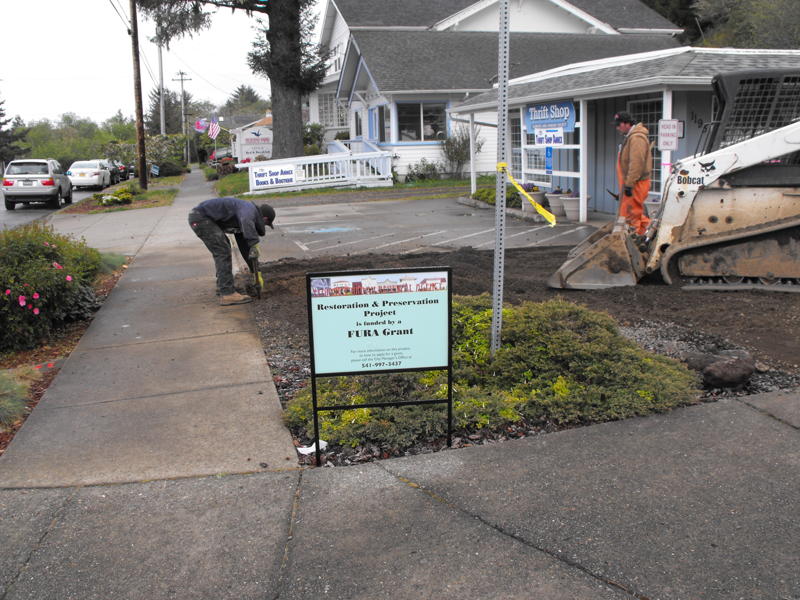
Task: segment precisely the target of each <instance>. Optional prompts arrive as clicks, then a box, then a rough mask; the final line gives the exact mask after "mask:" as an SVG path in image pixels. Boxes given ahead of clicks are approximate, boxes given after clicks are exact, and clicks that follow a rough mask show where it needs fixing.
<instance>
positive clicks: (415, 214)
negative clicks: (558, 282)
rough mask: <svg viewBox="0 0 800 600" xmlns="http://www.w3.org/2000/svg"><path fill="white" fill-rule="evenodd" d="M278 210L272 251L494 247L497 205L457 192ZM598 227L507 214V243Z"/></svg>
mask: <svg viewBox="0 0 800 600" xmlns="http://www.w3.org/2000/svg"><path fill="white" fill-rule="evenodd" d="M277 212H278V217H277V219H276V221H275V225H276V233H278V234H279V236H280V237H279V236H278V235H270V234H269V233H268V234H267V238H266V241H265V244H266V245H267V246H270V247H271V248H272V250H271V252H270V254H272V255H275V253H276V251H277V254H278V255H279V256H287V257H294V258H313V257H314V256H327V255H354V254H367V253H370V252H375V253H383V252H387V253H391V254H407V253H415V252H426V251H436V250H442V251H446V250H451V249H455V248H460V247H463V246H470V247H473V248H478V249H491V248H494V244H495V217H494V211H493V210H485V209H478V208H473V207H471V206H465V205H462V204H459V203H458V202H457V201H456V199H455V198H437V199H430V200H428V199H425V200H420V199H413V200H398V201H382V202H358V203H345V204H323V205H311V206H294V207H292V206H285V207H281V208H278V209H277ZM595 225H596V224H595ZM594 230H595V227H594V226H593V225H590V224H579V223H559V224H558V225H556V226H555V227H550V226H549V225H547V224H545V223H533V222H529V221H524V220H522V219H516V218H514V217H511V216H508V217H507V218H506V225H505V239H506V248H520V247H530V246H540V245H559V246H561V245H564V246H574V245H576V244H577V243H578V242H580V241H582V240H583V239H584V238H586V237H587V236H588V235H589V234H590V233H592V232H593V231H594ZM278 238H279V239H278ZM276 246H277V247H279V248H280V249H279V250H278V248H276Z"/></svg>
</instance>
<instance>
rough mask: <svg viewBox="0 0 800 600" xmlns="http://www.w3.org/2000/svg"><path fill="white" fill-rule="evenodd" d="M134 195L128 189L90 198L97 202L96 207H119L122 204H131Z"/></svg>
mask: <svg viewBox="0 0 800 600" xmlns="http://www.w3.org/2000/svg"><path fill="white" fill-rule="evenodd" d="M133 197H134V194H132V193H131V192H130V191H129V189H120V190H115V191H113V192H111V193H110V194H103V193H99V194H94V195H93V196H92V198H93V199H94V200H95V202H97V204H98V206H119V205H123V204H130V203H132V202H133Z"/></svg>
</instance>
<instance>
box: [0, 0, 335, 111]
mask: <svg viewBox="0 0 800 600" xmlns="http://www.w3.org/2000/svg"><path fill="white" fill-rule="evenodd" d="M319 4H324V3H323V2H320V3H319ZM129 8H130V1H129V0H0V26H2V27H1V28H0V57H1V58H0V100H4V101H5V104H4V105H3V107H4V108H5V111H6V118H13V117H15V116H17V115H19V116H20V117H21V118H22V119H23V120H24V121H25V122H26V123H30V122H32V121H38V120H41V119H50V120H57V119H59V118H60V116H61V115H62V114H64V113H74V114H76V115H78V116H79V117H85V118H89V119H91V120H92V121H95V122H96V123H102V122H103V121H104V120H106V119H108V118H109V117H111V116H113V115H115V114H116V113H117V111H119V110H122V114H123V115H125V116H127V117H133V116H134V99H133V59H132V49H131V39H130V36H128V34H127V31H126V27H125V24H124V23H123V20H122V17H121V16H120V14H122V15H123V16H124V17H125V18H127V16H128V14H129ZM115 9H116V10H115ZM117 11H119V13H120V14H118V12H117ZM255 25H256V21H255V18H248V17H247V15H245V14H244V13H243V12H241V11H236V12H235V13H233V14H232V13H231V11H229V10H219V11H218V12H217V13H216V14H214V15H213V17H212V26H211V28H210V29H206V30H203V31H202V32H200V33H199V34H196V35H195V36H194V38H185V39H182V40H179V41H177V42H175V43H173V44H171V45H170V49H169V50H166V49H165V50H164V51H163V69H164V86H165V87H166V88H168V89H172V90H174V91H176V92H178V91H179V90H180V82H178V81H172V80H173V79H177V78H178V77H179V75H178V72H179V71H183V72H184V73H186V75H185V76H184V77H185V78H189V79H191V81H185V82H184V87H185V89H186V91H187V92H189V93H190V94H191V95H192V98H194V99H196V100H208V101H210V102H212V103H213V104H214V105H219V104H222V103H224V102H225V100H226V99H227V98H228V97H229V96H230V95H231V93H232V92H233V91H234V90H235V89H236V88H237V87H238V86H240V85H242V84H246V85H249V86H251V87H252V88H253V89H255V90H256V91H257V92H258V93H259V94H260V95H261V96H262V97H264V98H268V97H269V83H268V81H267V79H266V78H265V77H262V76H257V75H254V74H253V73H251V71H250V69H249V67H248V66H247V53H248V52H249V51H250V50H251V49H252V41H253V40H254V39H255V37H256V33H255V31H254V30H253V27H254V26H255ZM153 30H154V28H153V25H152V23H150V22H148V21H145V20H144V19H143V18H142V16H141V15H139V45H140V50H141V54H142V55H143V60H142V63H141V72H142V95H143V98H144V99H143V102H144V111H145V113H146V112H147V107H148V105H149V100H148V96H149V93H150V91H151V90H153V89H155V88H157V87H158V84H157V82H158V49H157V47H156V45H155V44H153V43H151V42H150V41H149V38H150V37H152V35H153ZM148 65H149V71H148V68H147V66H148ZM151 73H152V76H151Z"/></svg>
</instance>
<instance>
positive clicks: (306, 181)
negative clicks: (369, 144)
mask: <svg viewBox="0 0 800 600" xmlns="http://www.w3.org/2000/svg"><path fill="white" fill-rule="evenodd" d="M236 167H237V168H239V169H244V168H247V169H248V170H249V173H250V192H251V193H252V192H263V191H291V190H302V189H306V188H313V187H332V186H359V187H380V186H391V185H392V153H391V152H337V153H335V154H316V155H313V156H301V157H297V158H281V159H276V160H266V161H261V162H254V163H239V164H237V165H236Z"/></svg>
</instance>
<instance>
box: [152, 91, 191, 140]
mask: <svg viewBox="0 0 800 600" xmlns="http://www.w3.org/2000/svg"><path fill="white" fill-rule="evenodd" d="M183 101H184V103H185V105H186V106H187V107H188V106H189V105H190V103H191V95H190V94H189V93H188V92H186V91H184V92H183ZM148 102H149V106H148V108H147V112H146V113H145V115H144V128H145V131H146V132H147V133H148V135H156V134H160V133H161V102H160V97H159V93H158V89H153V90H152V91H151V92H150V95H149V96H148ZM187 112H189V111H188V108H187ZM164 116H165V119H164V122H165V125H166V132H167V133H168V134H169V133H183V130H182V128H181V98H180V96H179V95H178V92H173V91H172V90H168V89H166V88H164Z"/></svg>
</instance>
